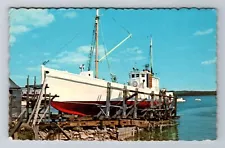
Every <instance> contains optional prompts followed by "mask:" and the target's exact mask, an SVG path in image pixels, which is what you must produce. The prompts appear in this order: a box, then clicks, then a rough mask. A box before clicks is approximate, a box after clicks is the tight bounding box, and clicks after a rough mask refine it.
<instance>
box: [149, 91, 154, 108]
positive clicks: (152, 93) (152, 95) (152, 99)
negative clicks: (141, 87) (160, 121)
mask: <svg viewBox="0 0 225 148" xmlns="http://www.w3.org/2000/svg"><path fill="white" fill-rule="evenodd" d="M150 96H151V105H150V107H151V109H152V108H153V106H154V91H152V92H151V94H150Z"/></svg>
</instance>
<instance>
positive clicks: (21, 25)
mask: <svg viewBox="0 0 225 148" xmlns="http://www.w3.org/2000/svg"><path fill="white" fill-rule="evenodd" d="M9 16H10V17H9V20H10V28H9V32H10V34H11V35H15V34H17V35H18V34H21V33H25V32H28V31H31V30H32V29H34V28H37V27H45V26H47V25H48V24H50V23H52V22H53V21H54V20H55V17H54V15H53V14H51V13H49V12H48V10H47V9H25V8H21V9H10V10H9ZM33 37H35V36H34V35H33V36H32V38H33ZM36 37H37V36H36ZM13 38H14V39H13V41H11V42H10V43H12V42H13V43H15V42H16V38H15V36H14V37H13Z"/></svg>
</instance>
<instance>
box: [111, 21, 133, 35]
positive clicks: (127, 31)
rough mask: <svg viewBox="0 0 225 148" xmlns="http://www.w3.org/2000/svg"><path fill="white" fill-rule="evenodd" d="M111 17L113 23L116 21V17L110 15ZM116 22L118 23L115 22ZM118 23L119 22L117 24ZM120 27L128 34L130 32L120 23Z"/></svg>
mask: <svg viewBox="0 0 225 148" xmlns="http://www.w3.org/2000/svg"><path fill="white" fill-rule="evenodd" d="M112 19H113V20H114V22H115V23H117V21H116V19H115V18H114V17H112ZM117 24H118V23H117ZM118 25H119V24H118ZM119 26H120V27H121V28H123V29H124V30H125V31H126V32H127V33H128V34H130V32H129V31H128V30H127V29H126V28H125V27H124V26H122V25H119Z"/></svg>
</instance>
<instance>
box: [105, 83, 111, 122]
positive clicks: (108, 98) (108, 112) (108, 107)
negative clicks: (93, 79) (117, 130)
mask: <svg viewBox="0 0 225 148" xmlns="http://www.w3.org/2000/svg"><path fill="white" fill-rule="evenodd" d="M110 99H111V83H109V82H108V83H107V96H106V118H107V119H108V118H109V116H110Z"/></svg>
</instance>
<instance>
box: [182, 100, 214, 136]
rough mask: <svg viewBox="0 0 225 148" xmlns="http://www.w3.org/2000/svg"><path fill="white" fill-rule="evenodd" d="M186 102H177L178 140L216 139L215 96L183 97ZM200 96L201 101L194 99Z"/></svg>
mask: <svg viewBox="0 0 225 148" xmlns="http://www.w3.org/2000/svg"><path fill="white" fill-rule="evenodd" d="M183 98H184V99H185V100H186V102H185V103H178V115H179V116H180V119H179V120H178V123H179V125H178V137H179V140H206V139H210V140H215V139H216V133H217V132H216V130H217V128H216V120H217V117H216V110H217V104H216V96H198V97H196V96H194V97H183ZM196 98H200V99H201V102H198V101H195V99H196Z"/></svg>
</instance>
